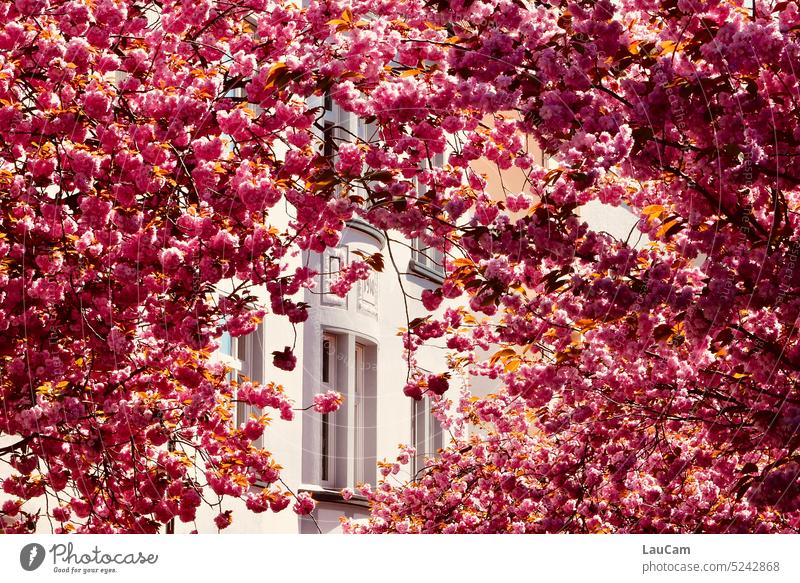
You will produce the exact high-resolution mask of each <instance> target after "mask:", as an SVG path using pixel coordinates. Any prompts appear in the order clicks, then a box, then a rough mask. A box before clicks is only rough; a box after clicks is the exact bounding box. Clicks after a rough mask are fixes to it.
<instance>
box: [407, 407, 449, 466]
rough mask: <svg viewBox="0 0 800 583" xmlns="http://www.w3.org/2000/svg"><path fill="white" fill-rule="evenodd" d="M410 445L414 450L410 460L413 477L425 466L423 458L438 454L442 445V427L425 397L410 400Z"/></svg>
mask: <svg viewBox="0 0 800 583" xmlns="http://www.w3.org/2000/svg"><path fill="white" fill-rule="evenodd" d="M411 445H412V446H413V447H414V448H415V450H416V452H415V453H414V456H413V458H412V460H411V477H412V479H413V478H415V476H416V475H417V474H418V473H419V472H420V471H421V470H422V469H424V468H425V458H427V457H432V456H434V455H436V454H438V453H439V450H441V449H442V448H443V447H444V429H443V428H442V425H441V423H440V422H439V419H438V418H437V417H436V415H434V414H433V411H432V409H431V406H430V402H429V401H428V400H427V399H421V400H419V401H416V400H412V401H411Z"/></svg>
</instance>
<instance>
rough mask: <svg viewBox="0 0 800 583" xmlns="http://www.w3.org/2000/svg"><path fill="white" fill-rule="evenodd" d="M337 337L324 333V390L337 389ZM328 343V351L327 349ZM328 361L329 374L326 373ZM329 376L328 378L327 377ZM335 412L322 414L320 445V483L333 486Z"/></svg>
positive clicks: (335, 434) (321, 373)
mask: <svg viewBox="0 0 800 583" xmlns="http://www.w3.org/2000/svg"><path fill="white" fill-rule="evenodd" d="M337 340H338V339H337V337H336V336H335V335H333V334H328V333H325V334H323V335H322V343H321V347H320V348H321V354H322V358H321V359H320V386H321V387H322V392H326V391H335V390H337V389H336V386H337V374H338V370H337V368H338V367H337V361H338V355H339V351H338V349H337ZM326 344H327V351H326ZM326 363H327V375H326V374H325V372H326V370H325V368H326ZM326 376H327V379H326ZM334 415H335V413H323V414H322V415H320V429H319V436H320V447H319V467H320V479H319V482H320V485H321V486H325V487H329V488H333V487H335V485H336V436H337V432H336V423H335V419H334Z"/></svg>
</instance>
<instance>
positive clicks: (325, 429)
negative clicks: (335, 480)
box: [322, 413, 330, 481]
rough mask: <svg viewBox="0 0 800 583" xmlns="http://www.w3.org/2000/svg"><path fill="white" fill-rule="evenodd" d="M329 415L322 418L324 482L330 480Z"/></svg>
mask: <svg viewBox="0 0 800 583" xmlns="http://www.w3.org/2000/svg"><path fill="white" fill-rule="evenodd" d="M329 415H330V414H329V413H325V414H324V415H323V416H322V480H323V481H328V480H329V479H330V477H329V472H328V466H329V465H330V420H329V419H328V417H329Z"/></svg>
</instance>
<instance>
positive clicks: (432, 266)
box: [411, 237, 444, 276]
mask: <svg viewBox="0 0 800 583" xmlns="http://www.w3.org/2000/svg"><path fill="white" fill-rule="evenodd" d="M411 260H412V261H413V262H414V263H416V264H417V266H418V267H422V268H423V269H425V270H428V271H431V272H433V273H434V274H436V275H440V276H441V275H444V253H442V250H441V249H439V248H437V247H430V246H429V245H427V244H426V243H425V241H423V239H422V237H416V238H415V239H414V240H413V241H412V242H411Z"/></svg>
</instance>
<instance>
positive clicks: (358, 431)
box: [353, 342, 367, 484]
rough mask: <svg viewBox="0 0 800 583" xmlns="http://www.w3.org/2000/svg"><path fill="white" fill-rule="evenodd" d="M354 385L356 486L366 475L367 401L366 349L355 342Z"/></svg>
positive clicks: (354, 477) (354, 473)
mask: <svg viewBox="0 0 800 583" xmlns="http://www.w3.org/2000/svg"><path fill="white" fill-rule="evenodd" d="M354 361H355V368H356V370H355V385H354V387H353V395H354V399H353V407H354V411H355V414H354V419H353V442H354V446H355V447H354V450H355V451H354V454H355V459H354V460H353V463H354V467H353V470H354V471H353V480H354V481H355V483H356V484H359V483H362V482H365V481H366V478H365V473H366V468H365V464H366V439H367V432H366V429H367V427H366V421H365V420H366V407H367V400H366V394H365V392H366V378H365V377H366V374H365V372H366V347H365V346H364V345H363V344H361V343H358V342H356V346H355V358H354Z"/></svg>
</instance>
